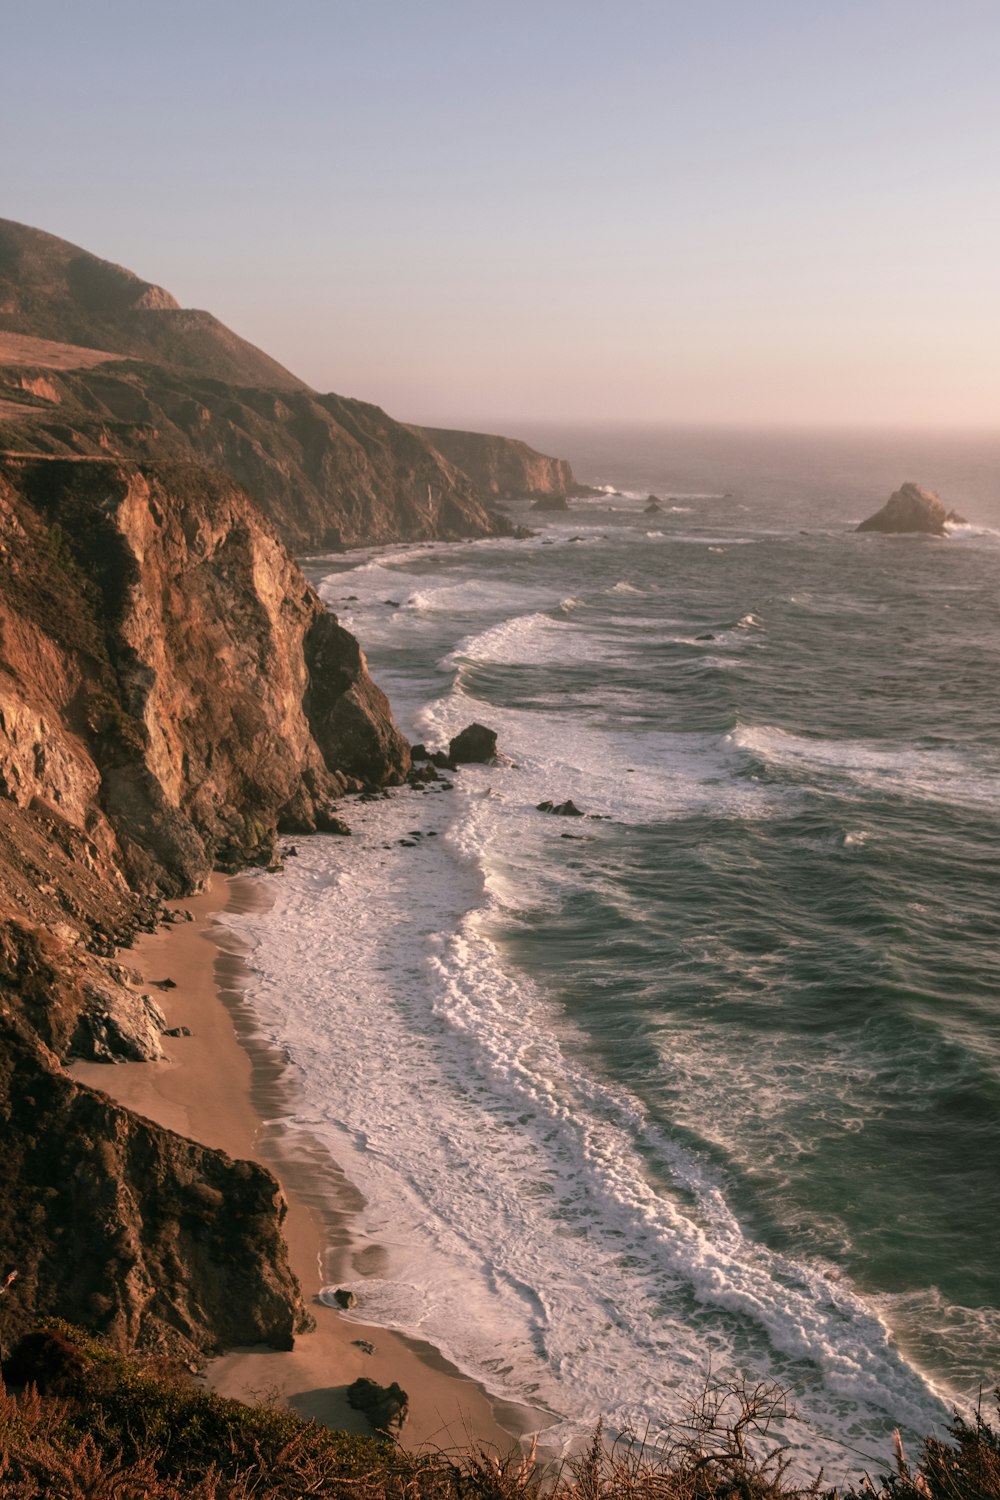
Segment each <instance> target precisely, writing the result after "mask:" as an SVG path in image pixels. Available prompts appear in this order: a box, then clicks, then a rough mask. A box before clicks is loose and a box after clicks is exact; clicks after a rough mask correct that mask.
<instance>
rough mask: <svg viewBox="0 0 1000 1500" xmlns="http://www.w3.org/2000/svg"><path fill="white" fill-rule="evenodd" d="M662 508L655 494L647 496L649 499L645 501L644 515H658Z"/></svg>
mask: <svg viewBox="0 0 1000 1500" xmlns="http://www.w3.org/2000/svg"><path fill="white" fill-rule="evenodd" d="M662 510H663V506H662V505H661V504H660V502H659V500H658V499H657V497H656V496H655V495H650V497H649V499H648V501H647V503H646V509H645V511H644V515H647V516H658V515H660V513H661V512H662Z"/></svg>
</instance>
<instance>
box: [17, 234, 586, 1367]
mask: <svg viewBox="0 0 1000 1500" xmlns="http://www.w3.org/2000/svg"><path fill="white" fill-rule="evenodd" d="M487 441H488V442H489V444H490V445H495V444H496V443H497V442H498V441H500V440H496V439H488V440H487ZM514 447H516V448H517V449H518V450H520V448H522V447H523V445H514ZM491 451H495V454H496V456H495V458H494V460H493V471H495V474H496V475H498V476H499V475H501V474H502V475H504V476H508V477H507V478H504V480H503V483H505V484H506V483H508V482H509V483H511V484H512V485H513V486H514V488H515V489H522V488H523V485H522V484H521V482H520V480H518V479H515V478H510V476H511V475H512V474H514V473H515V472H516V473H519V474H521V475H528V474H529V468H530V478H531V483H532V484H551V483H557V484H564V483H567V482H568V481H569V479H571V477H572V476H571V475H570V474H569V471H568V466H566V472H565V473H564V472H563V468H562V467H561V466H559V465H558V464H557V463H556V461H554V460H547V459H545V458H544V456H542V455H533V456H532V458H531V462H532V464H533V465H535V467H530V466H529V465H528V464H527V460H526V459H525V458H524V457H523V456H522V457H521V458H520V459H519V464H520V467H518V465H517V464H514V465H513V467H512V466H511V463H510V462H509V461H508V460H504V461H503V462H501V459H502V454H500V453H499V450H495V448H491ZM524 454H526V455H530V454H531V450H529V449H527V448H524ZM552 465H555V467H554V468H552V467H551V466H552ZM567 476H568V477H567ZM493 483H494V481H493V479H492V478H491V479H489V482H488V484H487V485H486V486H485V488H484V490H483V491H481V490H480V488H479V485H478V481H476V480H475V479H474V478H473V477H471V476H470V475H469V474H467V473H465V472H464V471H463V470H462V469H461V468H460V467H456V466H455V464H453V463H452V462H451V461H450V460H449V458H448V457H447V456H446V455H443V454H442V453H441V452H439V451H438V449H437V447H436V446H434V445H433V444H432V443H431V442H430V441H429V440H428V438H427V437H426V435H424V434H422V433H421V432H420V431H419V430H416V429H412V428H409V427H406V426H404V425H403V424H401V423H398V422H394V421H393V420H392V419H391V418H389V417H388V416H386V414H385V413H384V412H382V411H381V410H380V409H379V408H377V407H375V406H371V405H367V404H366V403H363V402H359V401H352V400H349V399H348V398H345V397H341V396H337V395H319V394H317V393H315V392H313V391H311V390H310V389H309V388H308V387H307V386H306V385H305V384H304V383H303V382H302V381H300V380H298V379H297V378H296V377H295V376H294V375H292V374H290V372H289V371H287V370H285V369H284V368H283V367H282V366H280V365H278V364H277V363H276V362H275V361H273V360H271V359H270V358H269V357H268V356H267V355H265V354H263V353H261V351H260V350H257V349H254V348H253V346H252V345H250V344H248V343H246V342H245V341H244V340H242V339H240V338H239V337H238V336H237V335H236V334H233V333H231V332H230V331H229V330H228V329H226V328H225V327H224V326H223V325H222V324H221V323H219V322H218V321H217V320H216V319H214V318H212V317H211V315H210V314H208V313H202V312H196V311H194V312H193V311H190V310H185V309H182V308H180V307H179V306H178V305H177V303H176V301H175V300H174V298H173V297H171V296H170V294H169V293H167V292H165V291H164V290H163V289H162V288H160V287H157V286H155V285H154V284H153V283H151V282H147V281H143V280H142V279H141V278H140V277H138V276H135V275H134V274H133V273H132V272H130V271H127V270H125V269H123V268H122V267H120V266H116V265H114V264H112V263H110V262H107V261H103V260H100V259H98V258H97V257H95V256H92V255H89V254H88V253H87V252H85V251H83V250H80V249H79V248H78V247H76V246H73V245H70V244H68V243H67V242H66V241H63V240H59V239H56V238H55V237H54V236H51V235H46V234H43V233H42V232H41V231H38V230H33V229H29V228H27V227H25V226H23V225H17V224H12V223H10V222H8V221H0V1038H2V1040H3V1043H4V1047H3V1051H4V1062H3V1065H2V1067H0V1121H2V1128H0V1144H2V1147H3V1150H4V1153H5V1162H6V1172H5V1182H4V1185H3V1187H2V1188H0V1258H3V1259H5V1260H6V1261H7V1262H8V1264H9V1265H11V1266H14V1267H16V1268H17V1270H18V1272H19V1275H18V1278H17V1280H16V1281H15V1282H14V1283H13V1284H12V1286H11V1287H10V1288H9V1289H8V1290H7V1291H6V1292H5V1293H4V1295H3V1299H2V1309H0V1310H2V1323H3V1338H4V1340H5V1341H9V1340H10V1339H12V1338H13V1337H14V1336H16V1334H17V1333H18V1331H20V1330H22V1329H24V1328H27V1327H29V1326H30V1325H31V1324H32V1322H33V1321H34V1320H36V1319H37V1318H38V1317H40V1316H59V1317H63V1318H67V1319H70V1320H72V1321H74V1322H77V1323H79V1324H81V1325H83V1326H85V1327H86V1328H88V1329H91V1330H93V1331H96V1332H100V1333H104V1334H107V1335H109V1336H110V1337H111V1338H112V1339H113V1340H115V1341H116V1342H118V1343H119V1344H120V1345H123V1346H127V1345H132V1344H135V1343H142V1344H147V1345H153V1346H154V1347H162V1348H169V1349H173V1350H174V1351H180V1352H181V1353H184V1354H185V1355H189V1354H193V1353H195V1352H197V1351H202V1350H215V1349H218V1348H220V1347H222V1346H224V1345H225V1344H226V1343H227V1342H232V1341H233V1340H235V1339H237V1338H239V1339H246V1338H248V1337H250V1338H254V1339H259V1340H262V1341H267V1342H270V1343H272V1344H275V1345H278V1346H284V1345H287V1343H288V1342H289V1341H290V1340H291V1338H292V1335H293V1333H294V1331H295V1329H296V1328H298V1327H301V1326H303V1323H304V1322H305V1320H306V1314H305V1312H304V1309H303V1306H302V1300H301V1295H300V1292H299V1288H298V1285H297V1283H296V1281H295V1278H294V1276H293V1274H292V1272H291V1270H290V1268H289V1265H288V1260H287V1255H286V1252H285V1248H284V1245H283V1242H282V1238H281V1221H282V1217H283V1214H284V1204H283V1201H282V1198H281V1194H280V1191H279V1189H278V1185H277V1183H276V1182H275V1181H274V1179H273V1178H272V1177H271V1176H270V1175H269V1174H268V1173H267V1172H266V1171H264V1170H263V1169H262V1168H259V1167H257V1166H252V1165H250V1164H248V1163H244V1162H234V1161H231V1160H230V1159H229V1158H227V1157H224V1156H222V1155H221V1154H220V1153H218V1152H215V1151H210V1150H207V1149H205V1148H203V1147H200V1146H195V1145H194V1144H193V1143H192V1142H189V1141H185V1140H183V1139H182V1138H181V1137H180V1136H177V1135H175V1134H174V1133H173V1132H171V1131H169V1130H165V1129H161V1128H160V1127H158V1126H156V1125H154V1124H152V1123H150V1122H149V1121H146V1120H140V1119H138V1118H137V1117H135V1116H133V1115H131V1114H130V1113H129V1112H128V1111H127V1110H125V1109H123V1108H121V1107H120V1106H118V1105H115V1104H113V1103H112V1102H111V1100H110V1099H108V1098H106V1097H105V1096H104V1095H103V1094H101V1093H99V1092H96V1091H94V1090H92V1089H89V1088H87V1087H85V1086H84V1085H83V1084H82V1083H81V1082H79V1081H78V1080H77V1079H74V1078H73V1077H72V1076H70V1074H69V1073H67V1071H66V1065H67V1064H68V1063H70V1062H71V1061H72V1060H74V1059H84V1060H89V1061H98V1062H115V1061H120V1060H125V1059H129V1060H137V1061H138V1060H152V1059H159V1058H162V1057H163V1056H164V1050H163V1040H162V1038H163V1033H164V1028H165V1026H166V1022H165V1020H164V1017H163V1013H162V1011H161V1010H160V1008H159V1006H158V1005H157V1003H156V1001H155V999H154V998H153V997H152V996H150V995H149V994H148V993H144V992H143V987H142V983H141V980H140V977H139V975H138V974H137V972H136V971H135V970H133V969H131V968H130V967H129V965H128V963H127V948H128V946H129V944H130V943H131V942H132V940H133V938H134V937H135V935H136V933H137V932H139V931H141V930H146V931H150V930H152V929H153V928H154V926H155V924H156V923H157V922H158V921H160V920H162V919H164V906H163V903H164V901H166V900H177V899H179V898H183V897H184V896H185V895H186V894H188V893H191V892H194V891H196V890H198V889H199V888H200V887H201V886H202V885H203V884H204V882H205V880H206V879H207V877H208V875H209V873H210V872H211V871H212V870H224V871H233V870H237V869H239V868H242V867H244V866H246V865H248V864H264V865H267V864H270V863H271V862H272V861H273V860H274V858H275V853H276V840H277V837H278V835H279V834H283V833H288V834H300V833H308V832H312V831H314V830H324V829H327V830H330V831H332V832H337V831H343V824H342V823H341V821H340V819H339V816H338V814H337V811H336V804H337V799H338V798H340V797H342V796H343V795H344V794H345V793H348V792H351V791H355V792H357V791H364V790H367V789H370V788H379V787H384V786H387V785H392V784H396V783H399V782H400V781H402V780H403V779H404V778H405V777H406V775H407V773H408V771H409V769H410V754H409V747H408V745H407V744H406V742H405V740H403V738H402V737H401V736H400V735H399V733H398V732H397V730H396V727H395V725H394V723H393V720H392V714H391V711H390V709H389V705H388V703H387V701H386V699H385V697H384V696H383V694H382V693H381V692H380V690H379V689H378V687H377V686H376V685H375V684H374V683H373V682H372V680H371V678H370V677H369V675H368V672H367V667H366V664H365V658H364V655H363V652H362V651H361V649H360V647H359V645H358V643H357V641H355V640H354V638H353V637H352V636H351V635H350V634H349V633H348V632H347V631H346V630H344V629H343V628H342V627H341V625H340V624H339V622H338V621H337V620H336V618H335V617H334V616H333V615H331V614H329V613H328V612H327V611H326V610H325V609H324V607H323V605H322V603H321V601H320V600H319V599H318V598H317V596H316V595H315V593H314V592H313V591H312V590H311V589H310V588H309V587H308V585H307V584H306V582H305V580H304V578H303V576H302V574H301V573H300V571H299V569H298V567H297V566H296V564H295V563H294V562H293V561H292V560H291V558H290V557H289V555H288V552H287V551H286V548H288V547H291V548H294V549H298V550H300V551H309V550H320V549H328V548H341V547H346V546H349V545H355V544H360V543H373V542H379V543H382V542H393V541H399V540H414V539H452V538H459V537H479V536H490V535H497V534H511V532H512V531H513V530H514V528H513V527H512V526H511V524H510V523H509V522H508V521H506V520H505V519H504V518H502V517H500V516H498V515H496V514H495V513H493V512H491V511H489V510H488V509H487V507H486V504H485V503H484V500H483V493H487V494H493V493H499V490H498V489H494V488H493ZM500 483H501V479H500V478H499V477H498V478H496V484H497V485H500ZM171 919H176V914H173V915H172V916H171Z"/></svg>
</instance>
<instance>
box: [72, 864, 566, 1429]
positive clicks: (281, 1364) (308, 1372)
mask: <svg viewBox="0 0 1000 1500" xmlns="http://www.w3.org/2000/svg"><path fill="white" fill-rule="evenodd" d="M267 900H268V897H267V895H266V893H265V892H264V891H263V890H262V889H261V886H260V883H259V882H258V881H256V880H254V879H253V878H252V877H251V876H248V875H235V876H229V877H222V876H216V877H214V879H213V881H212V882H211V885H210V887H209V889H208V890H207V891H205V892H204V893H203V894H201V895H199V896H195V897H192V898H190V899H189V900H186V901H184V902H183V903H182V906H183V909H184V910H185V911H189V912H190V913H191V915H192V918H193V920H191V921H182V922H180V923H176V924H171V925H168V926H161V927H160V928H159V929H158V930H157V931H156V933H153V934H148V935H147V934H144V935H142V936H140V938H139V939H138V940H137V942H136V944H135V947H134V948H133V949H132V950H130V951H129V952H128V954H127V959H126V961H127V962H128V963H129V964H130V966H132V967H134V968H136V969H137V970H138V971H139V973H140V974H141V975H142V978H143V981H144V983H145V984H146V985H147V986H149V987H151V988H152V990H153V992H154V993H155V995H156V998H157V1002H158V1004H159V1005H160V1006H161V1008H162V1009H163V1011H164V1012H165V1014H166V1016H167V1020H168V1025H169V1026H171V1027H175V1026H187V1027H189V1028H190V1031H191V1035H190V1036H182V1037H167V1038H165V1048H166V1050H167V1053H168V1056H167V1057H166V1058H165V1059H164V1060H163V1061H161V1062H154V1063H121V1064H118V1065H113V1066H111V1065H108V1064H102V1063H75V1064H74V1065H73V1068H72V1072H73V1075H74V1076H75V1077H76V1078H78V1079H79V1080H80V1081H82V1082H84V1083H87V1084H89V1085H90V1086H91V1087H94V1088H98V1089H101V1090H103V1091H104V1092H105V1093H107V1094H109V1095H110V1096H111V1097H112V1098H114V1099H115V1100H116V1101H117V1102H118V1103H120V1104H123V1105H125V1106H127V1107H128V1108H129V1109H132V1110H134V1111H135V1112H136V1113H138V1114H140V1115H144V1116H146V1117H147V1118H148V1119H151V1120H154V1121H155V1122H156V1123H157V1124H160V1125H163V1126H166V1127H167V1128H168V1129H171V1130H175V1131H178V1132H179V1133H180V1134H183V1135H186V1136H189V1137H191V1138H192V1139H194V1140H197V1141H199V1142H201V1143H202V1144H204V1145H207V1146H213V1147H216V1148H218V1149H220V1150H223V1151H226V1152H227V1153H228V1154H229V1155H231V1156H235V1157H244V1158H250V1159H252V1160H256V1161H260V1162H262V1163H263V1164H264V1165H265V1166H267V1167H268V1168H269V1169H270V1170H271V1171H272V1172H274V1173H275V1175H276V1176H277V1177H278V1179H279V1181H280V1183H281V1186H282V1190H283V1192H284V1195H285V1198H286V1200H287V1203H288V1216H287V1218H286V1220H285V1224H284V1235H285V1239H286V1242H287V1245H288V1251H289V1258H290V1261H291V1265H292V1268H293V1270H294V1272H295V1274H296V1276H297V1277H298V1279H299V1282H300V1284H301V1287H302V1295H303V1300H304V1302H305V1304H306V1307H307V1309H308V1311H309V1312H310V1313H311V1314H312V1316H313V1317H314V1319H315V1321H316V1327H315V1329H314V1330H312V1331H311V1332H309V1333H305V1334H299V1335H297V1336H296V1340H295V1347H294V1349H293V1350H290V1351H279V1350H273V1349H264V1348H261V1347H259V1346H258V1347H255V1348H251V1349H236V1350H233V1351H230V1352H228V1353H226V1354H223V1355H221V1356H219V1357H217V1358H215V1359H213V1360H211V1361H210V1362H209V1364H208V1367H207V1370H206V1372H205V1381H206V1384H207V1386H208V1387H209V1389H211V1390H214V1391H216V1392H218V1394H220V1395H222V1396H232V1397H236V1398H238V1399H240V1400H244V1401H249V1402H254V1401H260V1400H265V1401H269V1402H277V1403H278V1404H282V1405H287V1406H289V1407H291V1408H292V1409H293V1410H295V1411H297V1412H298V1413H299V1414H300V1415H301V1416H305V1417H308V1418H314V1419H316V1420H317V1421H319V1422H322V1423H323V1424H325V1425H327V1426H331V1427H336V1428H339V1429H342V1430H345V1431H349V1432H362V1433H366V1432H368V1431H369V1430H370V1429H369V1427H368V1423H367V1421H366V1419H365V1418H364V1417H363V1416H362V1415H361V1413H359V1412H356V1411H354V1410H353V1409H352V1408H351V1407H350V1406H348V1404H347V1400H346V1389H347V1387H348V1386H349V1385H350V1384H351V1382H352V1381H354V1380H355V1379H357V1378H358V1377H359V1376H367V1377H369V1378H370V1379H372V1380H375V1381H377V1382H378V1383H379V1384H381V1385H388V1384H390V1383H391V1382H392V1381H398V1382H399V1384H400V1385H401V1386H402V1387H403V1389H404V1390H405V1391H406V1392H407V1394H408V1395H409V1399H410V1405H409V1417H408V1419H407V1422H406V1424H405V1426H404V1428H403V1431H402V1434H401V1436H400V1442H401V1444H402V1446H403V1447H405V1448H407V1449H410V1450H418V1449H421V1448H433V1449H443V1450H451V1449H457V1448H463V1447H464V1448H467V1447H469V1446H470V1445H474V1446H477V1447H486V1448H489V1449H492V1450H496V1451H498V1452H501V1453H504V1452H507V1451H509V1450H510V1449H511V1448H514V1447H516V1446H517V1444H518V1443H519V1442H521V1441H522V1440H523V1439H524V1438H526V1437H527V1435H528V1434H530V1433H533V1432H536V1431H538V1430H539V1429H540V1428H542V1427H544V1426H546V1425H547V1424H548V1422H549V1421H550V1420H551V1419H550V1418H549V1417H548V1415H547V1414H546V1413H544V1412H541V1411H534V1410H532V1409H530V1408H528V1407H522V1406H517V1405H515V1404H513V1403H510V1402H506V1401H502V1400H500V1399H498V1398H495V1397H492V1396H491V1395H490V1394H489V1393H488V1392H487V1391H486V1390H485V1389H484V1388H483V1387H482V1386H480V1385H479V1384H478V1383H477V1382H475V1381H474V1380H471V1379H470V1378H468V1377H467V1376H465V1375H463V1374H462V1373H461V1372H460V1371H458V1370H457V1369H456V1368H455V1367H454V1366H453V1365H451V1364H450V1363H449V1362H448V1361H447V1360H445V1359H444V1357H443V1356H442V1355H441V1354H440V1353H439V1352H438V1350H437V1349H435V1348H434V1347H433V1346H432V1345H430V1344H428V1343H426V1342H424V1341H422V1340H418V1339H411V1338H409V1337H407V1336H406V1335H403V1334H400V1333H396V1332H393V1331H390V1330H388V1329H385V1328H380V1327H375V1326H373V1325H368V1324H364V1323H362V1322H356V1321H354V1319H353V1317H352V1318H351V1319H347V1318H346V1317H344V1316H343V1315H342V1314H341V1313H340V1312H339V1311H338V1310H337V1309H335V1308H332V1307H328V1306H327V1305H325V1304H324V1303H321V1302H320V1301H319V1292H320V1290H321V1288H322V1287H324V1286H329V1285H330V1284H331V1283H332V1282H336V1281H337V1280H339V1279H342V1278H344V1277H345V1276H346V1275H347V1274H348V1271H347V1261H348V1257H349V1256H350V1254H351V1246H352V1238H351V1232H350V1216H351V1213H352V1212H356V1211H357V1210H358V1209H359V1208H360V1207H361V1199H360V1197H359V1195H358V1193H357V1190H356V1189H355V1188H354V1187H353V1185H352V1184H351V1183H350V1182H349V1181H348V1179H347V1178H346V1177H345V1176H344V1174H343V1172H342V1171H341V1170H340V1168H339V1167H338V1165H337V1164H336V1162H334V1161H333V1159H332V1158H331V1157H330V1156H329V1153H328V1152H327V1151H326V1149H325V1147H323V1146H321V1145H320V1144H319V1143H318V1142H316V1141H314V1140H311V1139H310V1138H308V1137H307V1136H304V1135H302V1134H296V1135H293V1136H289V1134H288V1133H287V1131H286V1130H285V1129H284V1128H283V1126H282V1123H281V1121H282V1119H283V1117H286V1116H287V1115H288V1114H289V1113H290V1108H289V1084H288V1080H287V1078H286V1067H287V1063H286V1059H285V1058H284V1057H283V1055H282V1054H281V1053H280V1052H279V1051H278V1050H276V1049H275V1048H273V1047H271V1046H268V1045H267V1044H266V1043H264V1042H263V1041H262V1040H261V1039H260V1037H259V1036H258V1035H257V1033H256V1031H255V1025H254V1016H253V1012H252V1010H251V1009H250V1007H249V1006H248V1004H247V1003H246V1000H245V998H244V991H245V983H246V979H247V977H248V970H247V968H246V965H245V964H244V962H243V957H242V951H243V944H242V943H241V940H240V938H239V937H238V935H237V934H236V933H235V932H233V931H232V930H231V929H230V928H228V927H227V926H225V925H224V924H223V923H221V922H219V921H218V920H217V915H218V914H219V913H221V912H222V911H224V910H230V911H239V912H252V911H254V910H261V909H262V908H263V905H264V904H265V903H266V902H267ZM168 978H169V979H172V980H173V981H174V983H175V985H176V988H172V989H166V990H163V989H160V988H158V981H162V980H164V979H168ZM371 1248H374V1247H370V1248H369V1250H367V1251H366V1252H365V1254H366V1255H370V1254H371ZM369 1269H373V1268H369ZM365 1270H366V1267H365V1265H364V1263H362V1264H358V1262H357V1261H356V1260H355V1261H354V1263H353V1264H352V1266H351V1270H350V1274H351V1275H352V1276H354V1277H356V1276H358V1275H359V1274H360V1275H362V1276H363V1275H364V1274H365ZM359 1310H360V1309H359ZM357 1340H363V1341H368V1342H369V1343H371V1344H374V1345H375V1352H374V1353H372V1354H368V1353H366V1352H364V1350H362V1349H361V1348H359V1347H357V1344H356V1342H355V1341H357Z"/></svg>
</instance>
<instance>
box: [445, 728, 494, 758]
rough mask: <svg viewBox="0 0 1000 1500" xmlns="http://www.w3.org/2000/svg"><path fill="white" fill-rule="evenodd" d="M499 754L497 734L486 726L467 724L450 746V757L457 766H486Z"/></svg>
mask: <svg viewBox="0 0 1000 1500" xmlns="http://www.w3.org/2000/svg"><path fill="white" fill-rule="evenodd" d="M496 753H497V732H496V730H495V729H487V728H486V725H485V724H467V725H466V727H465V728H464V729H463V730H462V731H461V733H460V734H456V735H455V737H454V739H453V740H452V741H451V743H450V745H449V746H448V757H449V759H450V760H452V761H454V763H455V764H456V765H485V763H486V762H487V761H490V760H492V759H493V757H494V756H495V755H496Z"/></svg>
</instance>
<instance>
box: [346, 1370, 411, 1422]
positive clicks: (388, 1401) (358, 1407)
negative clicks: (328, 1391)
mask: <svg viewBox="0 0 1000 1500" xmlns="http://www.w3.org/2000/svg"><path fill="white" fill-rule="evenodd" d="M347 1404H348V1406H351V1407H353V1408H354V1410H355V1411H360V1412H363V1413H364V1415H365V1416H366V1417H367V1418H368V1421H369V1422H370V1423H371V1426H372V1430H373V1431H374V1432H378V1433H381V1434H383V1435H384V1436H385V1437H395V1435H396V1434H397V1433H398V1432H399V1431H400V1429H401V1428H402V1426H403V1423H404V1422H405V1421H406V1416H407V1412H408V1411H409V1407H410V1398H409V1396H408V1395H407V1394H406V1392H405V1391H404V1390H403V1388H402V1387H401V1386H400V1385H399V1384H398V1382H397V1381H395V1380H394V1381H393V1382H392V1384H391V1385H379V1383H378V1381H377V1380H369V1379H368V1377H367V1376H366V1375H361V1376H359V1377H358V1379H357V1380H355V1381H354V1383H353V1385H349V1386H348V1387H347Z"/></svg>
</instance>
